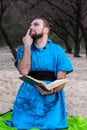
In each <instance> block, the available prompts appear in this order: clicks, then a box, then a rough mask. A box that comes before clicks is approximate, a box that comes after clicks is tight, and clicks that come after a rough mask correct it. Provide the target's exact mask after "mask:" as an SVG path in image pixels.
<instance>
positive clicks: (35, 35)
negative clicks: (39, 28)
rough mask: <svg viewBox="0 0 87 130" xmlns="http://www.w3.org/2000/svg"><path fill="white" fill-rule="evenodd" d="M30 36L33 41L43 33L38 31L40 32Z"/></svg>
mask: <svg viewBox="0 0 87 130" xmlns="http://www.w3.org/2000/svg"><path fill="white" fill-rule="evenodd" d="M31 37H32V38H33V41H36V40H38V39H39V38H41V37H43V33H40V34H36V33H35V34H34V35H31Z"/></svg>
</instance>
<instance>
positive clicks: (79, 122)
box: [0, 111, 87, 130]
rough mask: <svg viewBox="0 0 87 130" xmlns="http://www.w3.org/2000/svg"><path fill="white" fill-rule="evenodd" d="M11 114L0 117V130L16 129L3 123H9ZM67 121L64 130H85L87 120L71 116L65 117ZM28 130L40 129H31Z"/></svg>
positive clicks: (86, 129) (86, 128)
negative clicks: (66, 127) (67, 126)
mask: <svg viewBox="0 0 87 130" xmlns="http://www.w3.org/2000/svg"><path fill="white" fill-rule="evenodd" d="M11 114H12V112H11V111H9V112H7V113H5V114H2V115H0V130H17V129H16V128H12V127H9V126H7V125H6V124H5V123H4V120H8V121H11ZM67 121H68V124H69V128H68V129H64V130H87V118H82V117H79V116H72V117H67ZM30 130H40V129H38V128H37V129H35V128H31V129H30Z"/></svg>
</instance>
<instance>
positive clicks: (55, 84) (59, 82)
mask: <svg viewBox="0 0 87 130" xmlns="http://www.w3.org/2000/svg"><path fill="white" fill-rule="evenodd" d="M19 79H21V80H23V81H25V82H27V83H29V84H31V85H33V86H35V85H38V86H40V87H41V88H42V89H43V90H46V91H49V90H51V89H53V88H56V87H58V86H60V85H62V84H65V83H66V82H68V81H69V80H68V79H66V78H65V79H60V80H55V81H53V82H51V83H49V84H46V83H45V82H44V81H41V80H38V79H35V78H33V77H31V76H21V77H20V78H19Z"/></svg>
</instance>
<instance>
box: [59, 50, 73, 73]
mask: <svg viewBox="0 0 87 130" xmlns="http://www.w3.org/2000/svg"><path fill="white" fill-rule="evenodd" d="M57 52H58V53H57V72H60V71H65V72H66V73H67V74H68V73H70V72H72V71H73V67H72V63H71V61H70V59H69V57H68V56H67V55H66V53H65V52H64V50H63V49H62V48H60V49H59V51H57Z"/></svg>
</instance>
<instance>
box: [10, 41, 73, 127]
mask: <svg viewBox="0 0 87 130" xmlns="http://www.w3.org/2000/svg"><path fill="white" fill-rule="evenodd" d="M23 51H24V46H20V47H19V48H18V52H17V58H16V61H15V65H16V67H17V63H18V60H20V59H21V58H22V55H23ZM31 59H32V62H31V69H30V71H52V72H54V73H55V76H57V72H59V71H66V72H67V74H68V73H70V72H72V64H71V62H70V60H69V58H68V57H67V56H66V54H65V52H64V50H63V49H62V48H61V47H60V46H59V45H56V44H54V43H52V41H51V40H49V39H48V42H47V44H46V46H45V47H44V48H42V49H40V48H37V47H36V46H35V44H34V43H33V44H32V46H31ZM45 82H46V83H50V81H46V80H45ZM12 121H13V124H14V126H15V127H16V128H19V129H20V128H21V129H25V128H26V129H27V128H40V129H56V128H58V129H60V128H67V127H68V125H67V121H66V105H65V96H64V90H61V91H60V92H58V93H56V94H52V95H44V96H42V95H41V94H40V92H39V91H38V90H37V89H36V88H35V87H34V86H31V85H30V84H27V83H26V82H23V83H22V85H21V86H20V89H19V91H18V94H17V97H16V100H15V103H14V107H13V114H12Z"/></svg>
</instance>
